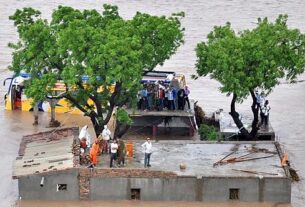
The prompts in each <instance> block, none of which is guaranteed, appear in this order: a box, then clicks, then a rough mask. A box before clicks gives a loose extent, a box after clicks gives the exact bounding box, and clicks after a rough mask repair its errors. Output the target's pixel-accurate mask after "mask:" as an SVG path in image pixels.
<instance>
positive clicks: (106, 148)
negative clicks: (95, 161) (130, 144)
mask: <svg viewBox="0 0 305 207" xmlns="http://www.w3.org/2000/svg"><path fill="white" fill-rule="evenodd" d="M101 135H102V143H103V148H102V153H108V152H109V140H110V139H111V131H110V130H109V129H108V127H107V125H104V129H103V131H102V134H101Z"/></svg>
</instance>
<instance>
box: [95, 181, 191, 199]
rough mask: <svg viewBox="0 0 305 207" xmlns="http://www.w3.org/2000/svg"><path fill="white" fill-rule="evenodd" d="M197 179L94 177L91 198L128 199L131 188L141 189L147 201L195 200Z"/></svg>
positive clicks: (141, 194) (141, 196)
mask: <svg viewBox="0 0 305 207" xmlns="http://www.w3.org/2000/svg"><path fill="white" fill-rule="evenodd" d="M196 182H197V179H196V178H195V177H177V178H112V177H93V178H91V180H90V199H91V200H122V199H123V200H126V199H127V200H128V199H131V190H132V189H140V199H141V200H146V201H157V200H170V201H194V200H196V193H197V191H196V189H197V188H196V187H197V183H196Z"/></svg>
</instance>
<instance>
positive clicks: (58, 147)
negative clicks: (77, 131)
mask: <svg viewBox="0 0 305 207" xmlns="http://www.w3.org/2000/svg"><path fill="white" fill-rule="evenodd" d="M60 131H61V132H60V133H61V134H60V135H59V136H58V135H56V133H55V134H52V131H50V132H44V133H40V134H34V135H29V136H24V137H23V138H22V141H21V144H20V149H19V156H18V157H17V158H16V160H15V161H14V163H13V178H18V177H20V176H25V175H31V174H38V173H45V172H50V171H57V170H64V169H69V168H73V167H74V163H73V160H74V155H73V153H72V145H73V140H74V135H71V134H69V133H65V134H62V131H63V130H60ZM47 135H50V136H47Z"/></svg>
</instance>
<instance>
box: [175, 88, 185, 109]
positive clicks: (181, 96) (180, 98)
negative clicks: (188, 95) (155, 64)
mask: <svg viewBox="0 0 305 207" xmlns="http://www.w3.org/2000/svg"><path fill="white" fill-rule="evenodd" d="M177 96H178V110H184V105H185V98H184V97H185V91H184V88H180V89H179V90H178V93H177Z"/></svg>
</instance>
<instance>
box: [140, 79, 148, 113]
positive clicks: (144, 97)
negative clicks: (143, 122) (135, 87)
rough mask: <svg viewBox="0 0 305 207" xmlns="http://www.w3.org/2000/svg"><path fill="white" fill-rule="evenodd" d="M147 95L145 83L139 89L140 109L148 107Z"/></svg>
mask: <svg viewBox="0 0 305 207" xmlns="http://www.w3.org/2000/svg"><path fill="white" fill-rule="evenodd" d="M147 96H148V91H147V85H146V84H144V88H143V89H142V91H141V104H140V105H141V109H142V110H145V111H146V110H147V107H148V100H147Z"/></svg>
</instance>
